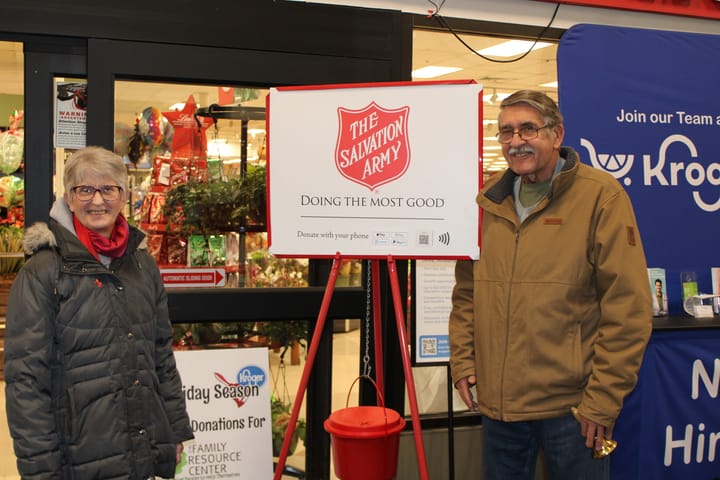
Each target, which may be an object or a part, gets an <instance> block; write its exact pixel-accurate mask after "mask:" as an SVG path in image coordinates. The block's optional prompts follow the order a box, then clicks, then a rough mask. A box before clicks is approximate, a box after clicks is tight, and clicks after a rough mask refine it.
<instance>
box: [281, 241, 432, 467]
mask: <svg viewBox="0 0 720 480" xmlns="http://www.w3.org/2000/svg"><path fill="white" fill-rule="evenodd" d="M341 258H342V257H341V255H340V253H339V252H338V253H337V254H336V255H335V259H334V260H333V264H332V268H331V269H330V276H329V278H328V282H327V286H326V287H325V294H324V296H323V299H322V303H321V305H320V312H319V313H318V318H317V322H316V324H315V331H314V333H313V336H312V339H311V341H310V348H309V349H308V356H307V361H306V362H305V367H304V368H303V373H302V377H301V378H300V385H299V386H298V392H297V395H296V396H295V398H296V399H297V401H296V402H294V404H293V408H292V413H291V415H290V422H289V423H288V429H287V430H286V431H285V438H284V439H283V444H282V449H281V450H280V456H279V457H278V462H277V465H276V467H275V476H274V477H273V479H274V480H280V478H281V477H282V473H283V470H284V469H285V461H286V460H287V455H288V451H289V449H290V442H291V440H292V436H293V433H295V424H296V423H297V420H298V415H299V413H300V405H301V403H302V401H300V400H299V399H301V398H303V396H304V395H305V390H306V389H307V384H308V379H309V378H310V372H311V371H312V367H313V362H314V361H315V355H316V354H317V349H318V346H319V343H320V336H321V334H322V331H323V328H324V326H325V320H326V319H327V314H328V310H329V308H330V300H332V295H333V292H334V291H335V282H336V280H337V276H338V271H339V269H340V264H341ZM371 262H372V265H371V268H372V287H373V289H372V301H373V320H374V321H373V325H374V334H375V369H376V372H377V373H376V379H375V380H376V383H377V386H378V387H377V388H378V396H380V395H383V393H384V392H383V369H382V364H383V358H382V348H381V345H382V338H381V328H380V327H381V318H380V291H379V289H378V288H377V285H379V284H380V261H379V260H371ZM387 264H388V276H389V277H390V288H391V291H392V297H393V305H394V307H395V319H396V324H397V333H398V340H399V342H400V353H401V356H402V363H403V371H404V372H405V384H406V386H407V391H408V400H409V402H410V412H411V415H412V425H413V436H414V438H415V450H416V452H417V457H418V471H419V472H420V478H421V480H428V478H429V477H428V472H427V461H426V459H425V447H424V445H423V440H422V431H421V429H420V415H419V413H418V405H417V396H416V394H415V382H414V380H413V375H412V368H411V365H410V352H409V351H408V338H407V337H408V335H407V329H406V328H405V316H404V314H403V308H404V305H403V302H402V299H401V298H400V282H399V281H398V273H397V267H396V265H395V260H394V259H393V257H392V255H388V257H387Z"/></svg>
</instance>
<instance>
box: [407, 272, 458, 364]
mask: <svg viewBox="0 0 720 480" xmlns="http://www.w3.org/2000/svg"><path fill="white" fill-rule="evenodd" d="M454 286H455V262H454V261H452V260H419V261H417V262H415V290H414V291H415V348H413V351H414V352H415V362H416V363H435V362H448V361H449V360H450V340H449V336H448V321H449V319H450V310H451V308H452V291H453V287H454Z"/></svg>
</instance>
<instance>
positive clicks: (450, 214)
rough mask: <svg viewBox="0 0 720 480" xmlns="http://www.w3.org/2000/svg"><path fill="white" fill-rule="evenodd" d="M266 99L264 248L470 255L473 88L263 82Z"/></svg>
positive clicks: (474, 245)
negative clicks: (267, 87)
mask: <svg viewBox="0 0 720 480" xmlns="http://www.w3.org/2000/svg"><path fill="white" fill-rule="evenodd" d="M267 103H268V110H267V111H268V185H269V186H268V192H269V194H268V207H269V208H268V241H269V246H270V252H271V253H272V254H274V255H276V256H310V257H333V256H335V255H336V254H337V253H340V254H342V255H344V256H347V257H356V258H373V257H386V256H387V255H393V256H395V257H398V258H477V257H478V255H479V247H478V244H479V208H478V206H477V204H476V203H475V197H476V195H477V193H478V191H479V188H480V184H481V181H482V176H481V172H482V168H481V160H480V157H479V152H480V151H481V149H482V145H481V141H482V140H481V139H482V136H481V130H482V123H481V119H482V111H481V108H482V107H481V105H482V87H481V86H480V85H478V84H476V83H474V82H471V81H463V82H420V83H407V82H405V83H396V84H377V85H368V84H362V85H334V86H328V87H288V88H273V89H271V90H270V94H269V96H268V100H267Z"/></svg>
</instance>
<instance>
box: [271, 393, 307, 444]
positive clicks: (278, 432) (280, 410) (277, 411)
mask: <svg viewBox="0 0 720 480" xmlns="http://www.w3.org/2000/svg"><path fill="white" fill-rule="evenodd" d="M270 417H271V420H272V428H271V430H272V444H273V456H275V457H279V456H280V451H281V450H282V444H283V441H284V440H285V432H286V431H287V430H288V426H289V424H290V418H291V417H292V404H291V403H290V402H289V401H283V400H281V399H280V398H278V397H277V396H276V395H274V394H273V395H272V398H271V399H270ZM306 430H307V425H306V423H305V420H303V419H301V418H298V420H297V423H296V424H295V431H294V432H293V436H292V439H291V440H290V448H289V449H288V455H292V454H293V453H294V452H295V449H296V448H297V443H298V440H299V439H301V438H302V439H303V441H304V439H305V432H306Z"/></svg>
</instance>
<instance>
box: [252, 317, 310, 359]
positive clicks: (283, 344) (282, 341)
mask: <svg viewBox="0 0 720 480" xmlns="http://www.w3.org/2000/svg"><path fill="white" fill-rule="evenodd" d="M258 333H259V334H260V335H262V336H265V337H267V339H268V342H269V345H270V347H271V348H273V349H277V350H280V361H281V362H282V361H283V359H284V358H285V353H287V351H288V349H290V364H291V365H299V364H300V347H302V348H304V349H307V341H308V338H309V334H308V322H307V321H305V320H287V321H274V322H263V323H262V324H261V325H260V326H259V328H258Z"/></svg>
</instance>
